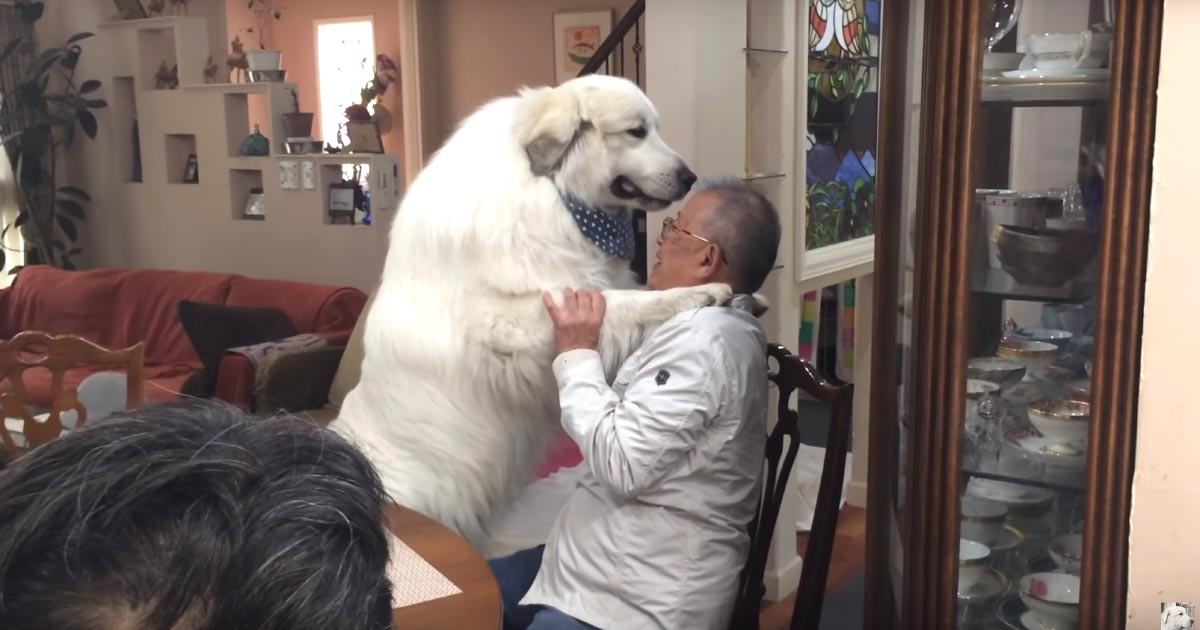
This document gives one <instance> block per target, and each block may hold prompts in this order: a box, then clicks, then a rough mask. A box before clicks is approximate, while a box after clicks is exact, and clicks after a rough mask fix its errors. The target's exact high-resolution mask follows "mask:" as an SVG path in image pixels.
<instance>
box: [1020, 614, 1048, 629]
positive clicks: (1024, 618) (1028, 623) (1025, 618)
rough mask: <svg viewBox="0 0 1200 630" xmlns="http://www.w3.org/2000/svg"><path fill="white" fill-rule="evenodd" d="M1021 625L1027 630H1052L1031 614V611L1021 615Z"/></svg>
mask: <svg viewBox="0 0 1200 630" xmlns="http://www.w3.org/2000/svg"><path fill="white" fill-rule="evenodd" d="M1021 625H1023V626H1025V628H1026V629H1027V630H1054V626H1047V625H1046V624H1044V623H1042V622H1041V620H1039V619H1038V618H1037V615H1035V614H1033V611H1032V610H1027V611H1025V613H1024V614H1023V615H1021Z"/></svg>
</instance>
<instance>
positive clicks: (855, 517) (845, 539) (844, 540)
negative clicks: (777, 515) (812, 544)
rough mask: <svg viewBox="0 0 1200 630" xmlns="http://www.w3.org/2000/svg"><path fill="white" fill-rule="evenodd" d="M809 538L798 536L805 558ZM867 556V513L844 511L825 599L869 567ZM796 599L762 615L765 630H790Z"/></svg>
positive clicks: (797, 548)
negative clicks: (866, 565) (865, 567)
mask: <svg viewBox="0 0 1200 630" xmlns="http://www.w3.org/2000/svg"><path fill="white" fill-rule="evenodd" d="M807 544H808V534H797V536H796V551H797V553H800V554H801V555H803V554H804V546H805V545H807ZM866 555H867V511H866V510H864V509H862V508H856V507H850V506H849V505H847V506H845V507H843V508H842V511H841V513H840V514H839V515H838V527H837V536H836V537H835V538H834V543H833V559H832V561H831V562H830V564H829V580H828V581H827V582H826V584H825V597H829V595H830V593H833V592H834V591H836V590H838V589H839V588H841V587H842V586H843V585H845V583H846V582H847V581H848V580H849V579H850V578H851V577H852V576H853V575H854V574H855V573H856V572H858V571H859V570H861V569H862V568H863V567H864V566H865V564H866ZM795 602H796V596H795V595H792V596H791V597H788V598H787V599H785V600H783V601H781V602H776V603H774V604H771V605H770V606H768V607H767V608H766V609H764V610H763V612H762V614H761V615H759V624H760V626H761V627H762V630H787V627H788V624H789V623H790V622H791V620H792V606H794V605H795Z"/></svg>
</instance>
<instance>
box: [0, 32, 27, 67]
mask: <svg viewBox="0 0 1200 630" xmlns="http://www.w3.org/2000/svg"><path fill="white" fill-rule="evenodd" d="M25 41H26V40H25V38H24V37H18V38H16V39H14V40H12V41H11V42H8V45H6V46H5V47H4V52H2V53H0V63H4V62H5V61H7V60H8V58H9V57H11V56H12V54H13V53H15V52H17V48H18V47H19V46H20V45H21V44H24V43H25Z"/></svg>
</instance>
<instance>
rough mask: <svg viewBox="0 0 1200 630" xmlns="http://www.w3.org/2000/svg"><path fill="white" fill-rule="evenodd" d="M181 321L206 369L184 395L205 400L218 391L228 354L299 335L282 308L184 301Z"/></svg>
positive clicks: (181, 307) (182, 302) (180, 310)
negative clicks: (223, 359) (218, 380)
mask: <svg viewBox="0 0 1200 630" xmlns="http://www.w3.org/2000/svg"><path fill="white" fill-rule="evenodd" d="M179 321H180V323H181V324H183V329H184V332H185V333H186V334H187V337H188V339H189V340H190V341H191V343H192V346H193V347H194V348H195V350H196V354H197V355H199V357H200V361H201V363H203V365H204V369H203V371H202V372H201V373H200V374H199V375H198V377H197V378H196V379H194V380H193V382H190V383H189V384H188V387H187V388H186V391H185V392H184V393H186V394H187V395H189V396H200V397H204V398H207V397H211V396H212V395H213V392H214V391H215V389H216V386H217V373H218V371H219V369H220V367H221V359H222V357H224V356H225V351H226V350H228V349H229V348H234V347H237V346H248V345H251V344H256V343H262V342H264V341H275V340H277V339H283V338H285V337H291V336H292V335H295V334H296V325H295V324H293V323H292V320H291V319H289V318H288V316H287V314H286V313H284V312H283V311H282V310H280V309H278V308H252V307H246V306H226V305H224V304H206V303H203V302H193V301H191V300H183V301H181V302H179Z"/></svg>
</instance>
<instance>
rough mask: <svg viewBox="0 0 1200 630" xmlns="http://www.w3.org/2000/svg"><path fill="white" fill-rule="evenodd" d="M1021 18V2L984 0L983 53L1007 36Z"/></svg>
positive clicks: (1017, 0) (1015, 0) (1019, 0)
mask: <svg viewBox="0 0 1200 630" xmlns="http://www.w3.org/2000/svg"><path fill="white" fill-rule="evenodd" d="M1019 17H1021V0H985V2H984V3H983V43H984V44H985V45H986V46H987V48H986V49H985V50H984V52H985V53H988V52H992V46H995V45H996V42H998V41H1000V40H1001V39H1003V38H1004V36H1005V35H1008V32H1009V31H1011V30H1013V28H1014V27H1015V26H1016V25H1017V18H1019Z"/></svg>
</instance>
